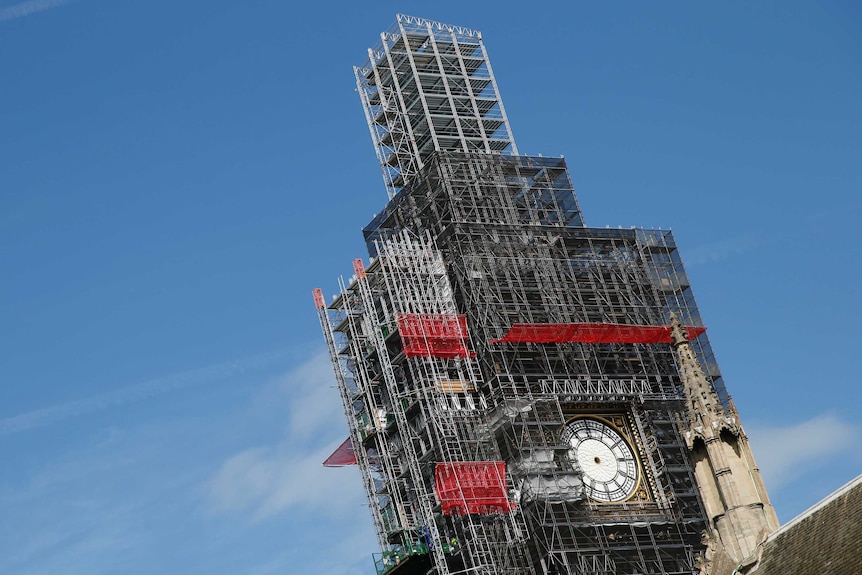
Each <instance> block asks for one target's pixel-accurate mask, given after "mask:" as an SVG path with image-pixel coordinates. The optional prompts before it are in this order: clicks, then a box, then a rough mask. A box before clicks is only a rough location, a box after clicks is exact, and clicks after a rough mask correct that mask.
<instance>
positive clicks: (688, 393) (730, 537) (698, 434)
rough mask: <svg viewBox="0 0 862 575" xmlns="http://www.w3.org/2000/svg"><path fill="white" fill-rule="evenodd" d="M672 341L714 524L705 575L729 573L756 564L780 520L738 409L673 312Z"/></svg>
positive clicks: (695, 459)
mask: <svg viewBox="0 0 862 575" xmlns="http://www.w3.org/2000/svg"><path fill="white" fill-rule="evenodd" d="M671 340H672V341H673V344H672V345H673V349H674V355H675V357H676V363H677V370H678V371H679V377H680V380H681V382H682V385H683V389H684V391H685V398H686V404H687V406H688V413H687V415H686V422H685V423H684V425H683V433H684V435H685V438H686V444H687V445H688V449H689V451H690V456H691V460H692V463H693V464H694V472H695V478H696V480H697V486H698V489H699V491H700V494H701V498H702V500H703V504H704V506H705V507H706V512H707V516H708V517H709V520H710V532H709V533H707V534H706V537H705V541H706V542H707V553H706V561H705V562H704V563H703V564H702V570H701V573H702V574H704V575H706V574H708V575H730V574H731V572H732V571H733V569H734V568H735V567H737V566H739V565H742V564H745V563H747V562H749V561H753V560H754V558H755V553H756V551H757V546H758V545H759V544H760V543H761V542H762V541H763V540H764V539H765V538H766V536H767V535H769V533H771V532H772V531H774V530H775V529H777V528H778V516H777V515H776V514H775V509H774V508H773V507H772V504H771V503H770V502H769V497H768V495H767V494H766V487H765V486H764V484H763V479H762V478H761V476H760V470H759V469H758V468H757V465H756V464H755V462H754V455H753V454H752V452H751V447H750V446H749V444H748V438H747V437H746V436H745V432H744V431H743V429H742V425H741V423H740V421H739V415H738V414H737V412H736V406H735V405H734V404H733V401H732V400H730V399H729V398H728V406H727V408H726V409H725V407H724V406H723V405H722V403H721V400H720V399H719V398H718V394H716V393H715V388H714V387H713V386H712V383H711V382H710V380H709V378H708V377H707V376H706V373H704V371H703V368H702V367H701V366H700V363H699V362H698V360H697V356H696V355H695V354H694V350H693V349H692V347H691V344H690V343H689V341H688V336H687V334H686V332H685V328H684V327H683V325H682V324H681V323H680V321H679V320H678V319H677V317H676V316H675V315H674V314H671Z"/></svg>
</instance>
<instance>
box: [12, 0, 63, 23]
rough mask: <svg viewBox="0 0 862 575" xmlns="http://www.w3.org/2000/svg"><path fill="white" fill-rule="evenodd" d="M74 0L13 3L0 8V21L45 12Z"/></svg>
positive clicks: (29, 0)
mask: <svg viewBox="0 0 862 575" xmlns="http://www.w3.org/2000/svg"><path fill="white" fill-rule="evenodd" d="M74 1H75V0H27V1H26V2H20V3H18V4H13V5H12V6H9V7H7V8H0V22H7V21H9V20H16V19H18V18H23V17H25V16H30V15H31V14H37V13H39V12H45V11H46V10H50V9H51V8H57V7H59V6H64V5H66V4H71V3H72V2H74Z"/></svg>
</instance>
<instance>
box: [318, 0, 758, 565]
mask: <svg viewBox="0 0 862 575" xmlns="http://www.w3.org/2000/svg"><path fill="white" fill-rule="evenodd" d="M354 72H355V75H356V86H357V91H358V93H359V96H360V99H361V100H362V104H363V108H364V110H365V117H366V120H367V122H368V128H369V132H370V134H371V136H372V141H373V142H374V147H375V151H376V153H377V158H378V161H379V163H380V167H381V169H382V172H383V180H384V184H385V186H386V190H387V192H388V196H389V201H388V202H387V204H386V205H385V206H384V207H383V208H382V210H381V211H380V212H379V213H378V214H377V215H375V216H374V218H372V220H371V221H370V222H369V223H368V224H367V225H366V226H365V228H364V229H363V233H364V238H365V242H366V247H367V249H368V255H369V258H368V260H367V264H366V262H365V261H363V260H362V259H357V260H356V261H355V262H354V267H353V270H354V275H353V276H352V277H351V278H350V279H349V280H341V281H340V290H339V293H338V294H337V295H336V296H335V297H334V298H333V299H332V300H331V301H330V302H329V303H327V301H326V299H325V298H324V297H323V293H322V291H320V290H316V291H315V304H316V306H317V309H318V314H319V317H320V321H321V326H322V327H323V332H324V337H325V338H326V342H327V344H328V347H329V352H330V357H331V359H332V364H333V367H334V373H335V377H336V379H337V381H338V388H339V391H340V394H341V400H342V403H343V407H344V412H345V416H346V418H347V422H348V427H349V429H350V441H349V444H350V446H351V447H352V453H353V454H354V455H355V459H356V463H357V464H358V466H359V469H360V472H361V474H362V480H363V483H364V485H365V491H366V495H367V499H368V508H369V510H370V511H371V518H372V520H373V522H374V526H375V530H376V533H377V538H378V543H379V545H380V553H379V554H377V555H376V557H375V566H376V569H377V574H378V575H390V574H392V575H447V574H448V575H456V574H457V575H467V574H469V575H584V574H587V573H589V574H590V575H696V574H697V573H698V572H699V571H700V570H701V567H700V563H702V558H703V556H704V552H705V551H706V550H707V549H713V547H715V546H712V547H707V545H706V543H705V542H704V541H703V539H702V534H703V533H704V532H709V531H710V529H712V532H714V533H715V534H716V536H715V537H717V538H720V540H721V542H723V543H724V544H725V546H726V547H727V548H728V549H729V550H728V551H727V552H726V553H725V555H727V556H728V557H732V558H736V557H744V556H746V554H748V553H749V552H750V549H751V548H752V546H753V545H756V544H757V541H758V540H759V539H758V538H759V537H760V536H761V532H762V531H763V530H764V529H767V528H768V527H769V525H771V523H769V521H774V513H772V511H771V507H769V506H768V502H767V501H766V499H765V494H763V495H761V493H762V482H760V480H759V475H757V476H756V478H757V479H756V480H755V482H754V484H752V486H751V487H750V488H749V487H739V486H740V485H742V479H741V478H739V479H736V478H737V477H741V475H742V474H743V473H744V472H746V470H748V469H749V468H751V469H753V465H754V464H753V458H751V457H750V451H749V449H748V444H747V442H746V441H745V436H744V434H743V433H742V428H741V427H739V426H738V424H737V423H736V416H735V413H734V412H733V410H732V404H730V403H729V397H727V395H726V393H725V391H724V388H723V385H722V383H721V381H722V380H721V374H720V373H719V371H718V367H717V365H716V363H715V360H714V356H713V354H712V350H711V348H710V344H709V340H708V338H707V335H706V333H705V328H704V327H703V326H702V320H701V318H700V313H699V311H698V309H697V304H696V303H695V299H694V295H693V294H692V290H691V286H690V284H689V281H688V277H687V275H686V273H685V269H684V267H683V264H682V259H681V257H680V255H679V253H678V251H677V247H676V243H675V240H674V238H673V234H672V233H671V232H669V231H667V230H652V229H639V228H630V229H622V228H618V229H611V228H607V227H600V228H596V227H588V226H587V224H586V223H585V221H584V217H583V214H582V213H581V209H580V205H579V203H578V199H577V196H576V194H575V190H574V186H573V184H572V179H571V176H570V174H569V170H568V167H567V164H566V161H565V159H564V158H563V157H562V156H560V157H548V156H528V155H522V154H520V153H519V152H518V149H517V147H516V146H515V140H514V137H513V136H512V131H511V129H510V127H509V120H508V117H507V115H506V112H505V109H504V107H503V102H502V99H501V98H500V93H499V90H498V87H497V82H496V79H495V77H494V73H493V71H492V68H491V64H490V61H489V59H488V55H487V52H486V50H485V45H484V43H483V40H482V34H481V33H480V32H479V31H478V30H473V29H470V28H466V27H463V26H453V25H448V24H443V23H440V22H433V21H430V20H426V19H423V18H415V17H411V16H405V15H399V16H398V17H397V19H396V22H395V24H394V25H393V26H392V27H391V28H390V29H388V30H387V31H386V32H384V33H383V34H381V35H380V41H379V43H377V44H376V45H375V46H374V47H373V48H371V49H369V50H368V57H367V60H366V61H365V62H364V63H363V64H362V65H361V66H357V67H355V68H354ZM530 77H531V76H530V75H529V74H528V75H527V76H526V78H530ZM671 317H674V318H679V320H680V321H679V322H677V323H675V324H674V325H673V326H671V325H670V321H671ZM683 326H684V327H683ZM672 331H673V333H674V334H675V335H674V336H673V338H672ZM674 338H675V339H674ZM699 360H700V361H701V362H702V363H698V361H699ZM701 365H702V366H703V369H701V367H700V366H701ZM682 382H685V385H682ZM683 389H685V390H686V391H685V393H683ZM714 390H717V392H716V391H714ZM725 406H730V407H729V408H726V407H725ZM689 408H691V410H692V411H691V413H693V414H697V415H689ZM722 422H723V423H722ZM695 468H696V469H697V470H698V472H697V477H698V478H699V479H700V480H701V481H700V484H699V483H698V481H697V480H696V479H695ZM710 482H712V483H710ZM704 486H705V487H704ZM750 492H751V493H750ZM704 503H705V504H706V507H707V508H708V512H707V510H705V508H704ZM758 505H759V506H760V507H759V508H758ZM758 509H759V511H758ZM758 512H761V515H758ZM763 513H765V514H766V515H763ZM769 513H772V515H769ZM737 533H739V534H741V535H740V536H739V537H736V536H733V535H734V534H737ZM723 549H724V547H722V548H721V550H722V551H721V552H722V553H724V551H723ZM714 556H718V551H715V552H711V554H710V555H709V557H708V559H712V558H713V557H714Z"/></svg>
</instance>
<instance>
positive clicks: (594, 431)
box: [562, 417, 638, 503]
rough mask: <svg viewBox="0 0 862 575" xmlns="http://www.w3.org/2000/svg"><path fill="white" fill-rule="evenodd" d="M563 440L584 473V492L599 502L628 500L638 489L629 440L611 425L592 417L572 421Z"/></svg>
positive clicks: (567, 426) (567, 425) (635, 465)
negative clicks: (569, 447)
mask: <svg viewBox="0 0 862 575" xmlns="http://www.w3.org/2000/svg"><path fill="white" fill-rule="evenodd" d="M562 439H563V442H564V443H567V444H568V445H570V446H571V449H569V457H570V458H571V460H572V461H574V462H576V463H577V465H578V467H580V469H581V472H582V473H583V476H584V491H585V492H586V494H587V495H588V496H589V497H590V498H591V499H594V500H596V501H603V502H607V503H613V502H618V501H625V500H626V499H628V498H629V497H630V496H631V495H632V494H633V493H634V492H635V489H636V488H637V485H638V465H637V462H636V461H635V454H634V451H633V450H632V448H631V446H630V445H629V444H628V442H627V441H626V440H625V439H624V438H623V436H622V435H620V433H619V432H618V431H617V430H615V429H614V428H613V427H611V426H610V425H608V424H606V423H604V422H603V421H601V420H599V419H594V418H592V417H579V418H576V419H573V420H571V421H570V422H569V423H567V424H566V426H565V428H563V434H562Z"/></svg>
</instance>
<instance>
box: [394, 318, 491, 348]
mask: <svg viewBox="0 0 862 575" xmlns="http://www.w3.org/2000/svg"><path fill="white" fill-rule="evenodd" d="M398 332H399V333H400V334H401V344H402V350H403V351H404V355H405V356H407V357H437V358H441V359H452V358H456V357H472V356H473V355H475V354H472V353H471V352H470V350H469V349H467V316H465V315H464V314H454V313H443V314H415V313H414V314H410V313H402V314H400V315H399V316H398Z"/></svg>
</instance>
